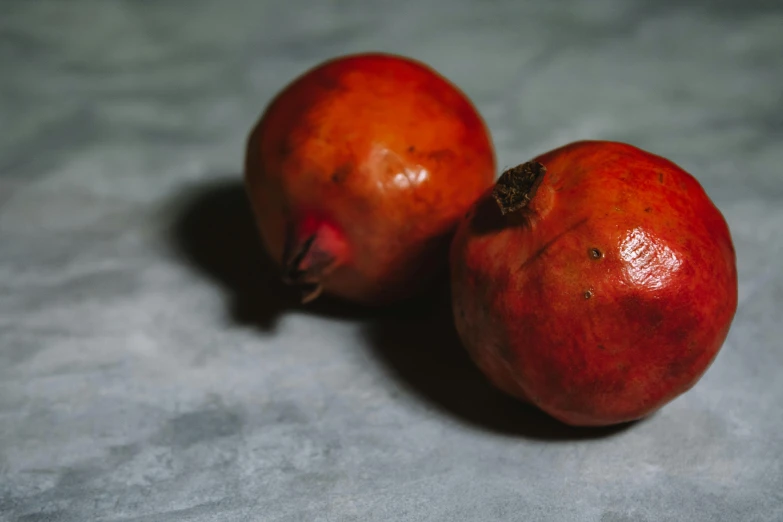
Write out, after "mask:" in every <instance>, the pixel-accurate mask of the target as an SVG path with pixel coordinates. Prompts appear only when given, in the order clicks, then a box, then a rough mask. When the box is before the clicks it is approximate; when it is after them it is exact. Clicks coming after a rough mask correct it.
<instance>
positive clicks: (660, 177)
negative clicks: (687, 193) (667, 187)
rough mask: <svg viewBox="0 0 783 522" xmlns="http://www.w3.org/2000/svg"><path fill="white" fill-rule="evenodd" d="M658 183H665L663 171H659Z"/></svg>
mask: <svg viewBox="0 0 783 522" xmlns="http://www.w3.org/2000/svg"><path fill="white" fill-rule="evenodd" d="M658 183H663V172H659V173H658Z"/></svg>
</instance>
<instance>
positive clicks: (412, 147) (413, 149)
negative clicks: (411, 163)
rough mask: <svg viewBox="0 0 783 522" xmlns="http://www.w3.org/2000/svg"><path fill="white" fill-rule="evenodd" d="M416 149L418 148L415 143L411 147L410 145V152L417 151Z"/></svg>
mask: <svg viewBox="0 0 783 522" xmlns="http://www.w3.org/2000/svg"><path fill="white" fill-rule="evenodd" d="M415 150H416V147H414V146H413V145H411V146H410V147H408V152H413V151H415Z"/></svg>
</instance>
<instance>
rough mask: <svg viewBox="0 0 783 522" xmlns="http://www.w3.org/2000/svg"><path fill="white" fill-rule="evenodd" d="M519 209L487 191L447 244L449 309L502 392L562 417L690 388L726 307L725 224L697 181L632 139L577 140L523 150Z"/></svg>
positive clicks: (592, 420)
mask: <svg viewBox="0 0 783 522" xmlns="http://www.w3.org/2000/svg"><path fill="white" fill-rule="evenodd" d="M535 161H538V162H540V163H542V164H543V165H544V166H545V167H546V168H547V172H546V174H545V177H544V179H543V182H542V183H541V186H540V187H539V189H538V191H537V192H536V195H535V196H534V197H533V199H532V201H531V202H530V204H529V205H528V207H527V208H526V209H523V210H522V211H520V212H517V213H512V214H507V215H506V216H501V214H500V211H499V210H498V208H497V206H496V205H495V202H494V201H493V200H492V199H491V197H490V194H489V192H487V193H485V195H484V196H483V197H482V198H481V199H480V200H479V201H478V202H477V203H476V205H475V206H474V208H473V209H472V210H471V212H470V213H469V215H468V216H467V217H466V219H465V220H463V222H462V223H461V224H460V227H459V228H458V230H457V232H456V235H455V238H454V241H453V243H452V250H451V270H452V271H451V278H452V299H453V312H454V318H455V321H456V327H457V330H458V332H459V335H460V337H461V339H462V341H463V343H464V345H465V347H466V348H467V350H468V352H469V353H470V354H471V356H472V358H473V360H474V361H475V362H476V364H477V365H478V367H479V368H480V369H481V370H482V371H483V373H484V374H485V375H486V376H487V377H488V378H489V379H490V380H491V381H492V382H493V383H494V384H495V385H496V386H497V387H499V388H500V389H502V390H504V391H505V392H507V393H509V394H511V395H513V396H516V397H518V398H520V399H522V400H524V401H527V402H530V403H532V404H533V405H535V406H537V407H539V408H540V409H542V410H544V411H545V412H547V413H549V414H550V415H552V416H553V417H555V418H557V419H559V420H561V421H563V422H564V423H567V424H571V425H577V426H599V425H611V424H618V423H623V422H627V421H632V420H636V419H640V418H643V417H645V416H647V415H649V414H650V413H652V412H654V411H655V410H657V409H659V408H661V407H662V406H663V405H665V404H666V403H668V402H670V401H671V400H673V399H674V398H675V397H677V396H679V395H680V394H682V393H684V392H685V391H687V390H688V389H690V388H691V387H692V386H693V385H694V384H695V383H696V382H697V381H698V380H699V379H700V378H701V376H702V375H703V374H704V372H705V371H706V370H707V368H708V367H709V365H710V364H711V363H712V361H713V360H714V358H715V357H716V355H717V353H718V351H719V349H720V347H721V345H722V344H723V342H724V340H725V338H726V336H727V333H728V330H729V327H730V324H731V322H732V320H733V317H734V314H735V312H736V308H737V272H736V261H735V252H734V247H733V244H732V240H731V236H730V233H729V229H728V226H727V224H726V222H725V220H724V218H723V216H722V215H721V213H720V212H719V210H718V209H717V208H716V207H715V205H714V204H713V203H712V202H711V200H710V199H709V198H708V196H707V195H706V193H705V192H704V190H703V188H702V187H701V185H700V184H699V183H698V182H697V181H696V180H695V179H694V178H693V177H692V176H691V175H689V174H688V173H687V172H685V171H684V170H682V169H681V168H679V167H678V166H677V165H675V164H674V163H672V162H670V161H668V160H666V159H664V158H661V157H658V156H656V155H653V154H650V153H648V152H645V151H643V150H640V149H638V148H636V147H633V146H630V145H627V144H622V143H615V142H602V141H582V142H575V143H572V144H569V145H566V146H564V147H561V148H558V149H555V150H552V151H550V152H548V153H545V154H543V155H541V156H539V157H538V158H536V159H535Z"/></svg>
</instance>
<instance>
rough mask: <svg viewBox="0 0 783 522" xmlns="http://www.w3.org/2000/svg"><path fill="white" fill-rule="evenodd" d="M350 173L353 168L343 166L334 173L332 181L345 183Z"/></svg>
mask: <svg viewBox="0 0 783 522" xmlns="http://www.w3.org/2000/svg"><path fill="white" fill-rule="evenodd" d="M350 173H351V167H349V166H348V165H343V166H341V167H339V168H338V169H337V170H335V171H334V172H333V173H332V181H333V182H334V183H342V182H343V181H345V178H347V177H348V174H350Z"/></svg>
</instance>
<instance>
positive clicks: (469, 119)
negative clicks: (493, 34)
mask: <svg viewBox="0 0 783 522" xmlns="http://www.w3.org/2000/svg"><path fill="white" fill-rule="evenodd" d="M494 180H495V157H494V151H493V147H492V143H491V140H490V136H489V133H488V130H487V128H486V126H485V124H484V122H483V120H482V119H481V117H480V115H479V114H478V112H477V110H476V109H475V108H474V106H473V105H472V104H471V102H470V101H469V99H468V98H467V97H466V95H465V94H463V93H462V92H461V91H460V90H458V88H457V87H455V86H454V85H453V84H451V83H450V82H449V81H448V80H446V79H445V78H444V77H442V76H441V75H439V74H438V73H437V72H435V71H434V70H433V69H431V68H430V67H428V66H426V65H424V64H422V63H420V62H417V61H414V60H411V59H409V58H405V57H400V56H394V55H388V54H380V53H370V54H359V55H351V56H343V57H339V58H335V59H333V60H330V61H327V62H325V63H322V64H320V65H318V66H317V67H315V68H313V69H311V70H309V71H307V72H306V73H305V74H303V75H302V76H300V77H299V78H297V79H295V80H294V81H293V82H292V83H291V84H289V85H288V86H287V87H286V88H285V89H284V90H283V91H282V92H281V93H280V94H279V95H278V96H277V97H276V98H275V99H274V100H273V101H272V102H271V104H270V105H269V107H268V108H267V109H266V111H265V113H264V114H263V115H262V117H261V119H260V121H259V122H258V123H257V124H256V126H255V127H254V129H253V130H252V133H251V134H250V137H249V140H248V144H247V151H246V162H245V184H246V189H247V192H248V195H249V198H250V201H251V203H252V207H253V210H254V213H255V216H256V220H257V223H258V228H259V230H260V234H261V237H262V239H263V242H264V244H265V246H266V248H267V250H268V252H269V253H270V254H271V256H272V257H273V258H274V259H275V260H276V261H277V262H278V263H279V264H280V265H281V267H282V268H283V273H284V279H285V280H286V281H287V282H289V283H291V284H295V285H299V286H301V287H302V289H303V292H304V300H305V301H307V300H310V299H313V298H315V297H316V296H317V295H318V293H319V292H320V291H321V289H323V290H324V291H326V292H328V293H330V294H333V295H336V296H338V297H341V298H344V299H347V300H351V301H355V302H359V303H363V304H386V303H390V302H393V301H397V300H400V299H404V298H407V297H409V296H411V295H413V294H415V293H417V292H418V291H419V290H421V289H422V288H423V287H424V286H426V285H427V284H428V283H429V282H430V281H431V280H432V279H433V278H434V277H435V276H436V275H437V274H438V273H439V272H441V273H444V274H445V273H446V270H447V267H448V263H447V260H448V247H449V242H450V240H451V235H452V234H453V231H454V229H455V228H456V225H457V223H458V222H459V219H460V218H461V217H462V215H463V214H464V213H465V212H466V211H467V209H468V208H469V207H470V205H472V204H473V203H474V202H475V200H476V199H477V198H478V197H479V196H480V195H481V194H482V193H483V192H484V191H485V190H486V189H487V188H489V187H491V186H492V184H493V182H494Z"/></svg>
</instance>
